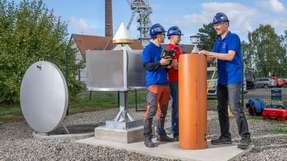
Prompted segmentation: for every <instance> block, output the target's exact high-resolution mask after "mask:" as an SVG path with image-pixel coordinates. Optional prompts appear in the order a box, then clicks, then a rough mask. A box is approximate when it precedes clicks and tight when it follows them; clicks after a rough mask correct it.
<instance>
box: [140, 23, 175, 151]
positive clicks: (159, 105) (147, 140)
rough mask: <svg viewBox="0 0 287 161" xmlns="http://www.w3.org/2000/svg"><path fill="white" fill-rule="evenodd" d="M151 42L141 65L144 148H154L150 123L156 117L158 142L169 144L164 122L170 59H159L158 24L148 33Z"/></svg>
mask: <svg viewBox="0 0 287 161" xmlns="http://www.w3.org/2000/svg"><path fill="white" fill-rule="evenodd" d="M149 34H150V36H151V38H152V40H151V42H150V43H149V44H148V45H147V46H146V47H145V48H144V50H143V65H144V68H145V70H146V86H147V89H148V92H147V96H146V101H147V109H146V112H145V114H144V144H145V146H146V147H155V144H154V143H153V142H152V123H153V117H154V116H156V133H157V140H158V141H165V142H170V141H173V139H172V138H170V137H168V136H167V134H166V132H165V129H164V122H165V117H166V114H167V108H168V102H169V93H170V90H169V84H168V80H167V67H168V65H169V64H170V62H171V59H164V58H161V54H162V52H163V48H162V47H161V43H163V42H164V38H165V30H164V28H163V27H162V26H161V25H160V24H154V25H153V26H151V28H150V32H149Z"/></svg>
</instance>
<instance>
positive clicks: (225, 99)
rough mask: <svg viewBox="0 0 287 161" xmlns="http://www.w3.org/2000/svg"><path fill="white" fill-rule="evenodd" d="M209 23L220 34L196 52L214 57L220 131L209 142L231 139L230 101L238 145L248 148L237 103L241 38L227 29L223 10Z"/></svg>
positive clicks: (245, 122) (245, 123)
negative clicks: (216, 137)
mask: <svg viewBox="0 0 287 161" xmlns="http://www.w3.org/2000/svg"><path fill="white" fill-rule="evenodd" d="M212 23H213V28H214V29H215V31H216V33H217V35H218V36H219V37H218V38H217V40H216V41H215V43H214V45H213V49H212V51H206V50H202V51H200V52H199V53H200V54H205V55H206V56H207V57H208V59H209V60H212V59H217V68H218V86H217V101H218V106H217V110H218V116H219V124H220V130H221V135H220V137H219V138H218V139H215V140H212V141H211V144H214V145H218V144H231V143H232V140H231V134H230V131H229V126H230V125H229V119H228V103H229V105H230V107H231V109H232V113H233V116H234V118H235V119H236V123H237V127H238V132H239V134H240V136H241V140H240V142H239V144H238V148H240V149H247V148H248V146H249V145H250V143H251V139H250V133H249V129H248V123H247V119H246V117H245V113H244V108H243V106H242V105H241V103H240V93H241V92H240V90H241V86H242V83H243V65H242V55H241V44H240V39H239V37H238V35H236V34H235V33H231V32H230V31H229V29H228V28H229V20H228V17H227V16H226V15H225V14H224V13H222V12H219V13H217V14H216V15H215V16H214V18H213V22H212Z"/></svg>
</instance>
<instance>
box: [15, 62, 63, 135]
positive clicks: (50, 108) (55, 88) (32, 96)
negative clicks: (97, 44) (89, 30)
mask: <svg viewBox="0 0 287 161" xmlns="http://www.w3.org/2000/svg"><path fill="white" fill-rule="evenodd" d="M20 103H21V109H22V112H23V115H24V117H25V119H26V121H27V123H28V124H29V125H30V127H31V128H32V129H34V130H35V131H36V132H42V133H47V132H50V131H53V130H54V129H55V128H56V127H57V126H58V125H59V124H60V123H61V121H62V120H63V119H64V117H65V115H66V111H67V106H68V88H67V85H66V82H65V78H64V76H63V74H62V73H61V71H60V70H59V69H58V68H57V66H56V65H54V64H52V63H50V62H46V61H39V62H36V63H35V64H33V65H31V66H30V67H29V69H28V70H27V71H26V73H25V75H24V78H23V80H22V84H21V91H20Z"/></svg>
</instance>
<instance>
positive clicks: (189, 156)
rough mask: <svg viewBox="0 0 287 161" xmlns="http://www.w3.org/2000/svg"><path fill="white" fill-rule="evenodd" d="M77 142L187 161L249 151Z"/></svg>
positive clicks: (219, 159)
mask: <svg viewBox="0 0 287 161" xmlns="http://www.w3.org/2000/svg"><path fill="white" fill-rule="evenodd" d="M77 142H78V143H84V144H90V145H95V146H106V147H111V148H115V149H124V150H128V151H130V152H136V153H140V154H144V155H148V156H155V157H162V158H168V159H179V160H189V161H228V160H230V159H232V158H234V157H238V156H241V155H243V154H245V153H246V152H248V151H249V150H250V149H247V150H245V151H244V150H241V149H238V148H237V145H235V144H232V145H228V146H214V145H211V144H210V142H209V145H208V146H209V147H208V149H203V150H182V149H180V148H179V146H178V142H173V143H157V144H158V146H157V147H155V148H146V147H145V146H144V144H143V142H138V143H131V144H123V143H118V142H113V141H105V140H98V139H96V138H88V139H83V140H78V141H77ZM250 148H251V147H250Z"/></svg>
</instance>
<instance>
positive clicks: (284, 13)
mask: <svg viewBox="0 0 287 161" xmlns="http://www.w3.org/2000/svg"><path fill="white" fill-rule="evenodd" d="M43 1H44V3H45V4H46V6H47V7H48V8H49V9H51V10H53V11H54V13H55V14H56V15H57V16H60V17H61V18H62V20H64V21H66V22H67V23H68V31H69V33H70V34H72V33H81V34H90V35H101V36H103V35H104V23H105V22H104V0H43ZM149 3H150V6H151V7H152V15H151V21H152V24H154V23H160V24H162V25H163V26H164V27H165V28H166V30H167V29H168V28H169V27H170V26H172V25H177V26H178V27H180V29H181V30H182V32H183V33H184V37H183V42H184V43H189V36H191V35H195V34H196V33H197V32H198V29H199V28H200V27H202V25H203V24H208V23H209V22H211V21H212V18H213V16H214V15H215V14H216V12H224V13H226V15H227V16H228V17H229V19H230V26H231V27H230V30H231V31H232V32H234V33H237V34H238V35H239V36H240V37H241V39H242V40H247V35H248V32H250V31H253V30H255V29H256V28H258V27H259V24H271V25H272V26H273V27H274V28H275V31H276V32H277V33H278V34H283V32H284V30H287V0H177V1H175V0H149ZM130 17H131V10H130V7H129V5H128V2H127V0H113V30H114V33H115V32H116V30H117V28H118V27H119V25H120V23H121V22H124V23H125V24H127V23H128V22H129V19H130ZM136 28H137V23H136V22H135V21H134V22H133V24H132V26H131V28H130V33H131V35H132V37H133V38H138V36H139V33H138V31H137V30H136Z"/></svg>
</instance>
